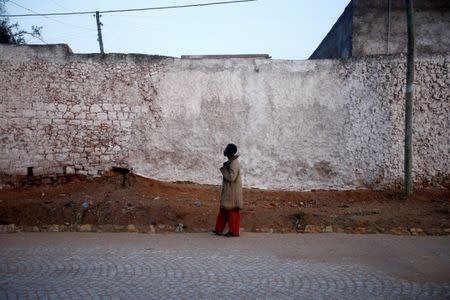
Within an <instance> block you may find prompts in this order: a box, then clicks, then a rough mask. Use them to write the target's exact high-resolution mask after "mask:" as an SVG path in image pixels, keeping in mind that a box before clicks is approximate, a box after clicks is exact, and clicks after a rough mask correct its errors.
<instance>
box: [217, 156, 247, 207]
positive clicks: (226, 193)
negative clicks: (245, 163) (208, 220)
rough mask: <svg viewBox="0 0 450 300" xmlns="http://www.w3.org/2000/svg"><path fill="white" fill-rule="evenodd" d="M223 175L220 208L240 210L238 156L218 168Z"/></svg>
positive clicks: (240, 191)
mask: <svg viewBox="0 0 450 300" xmlns="http://www.w3.org/2000/svg"><path fill="white" fill-rule="evenodd" d="M220 171H221V172H222V175H223V181H222V194H221V196H220V206H221V207H223V208H224V209H235V208H237V209H242V208H243V205H244V203H243V200H242V179H241V168H240V165H239V161H238V155H235V156H234V157H232V158H231V159H230V160H228V161H227V162H225V163H224V165H223V167H221V168H220Z"/></svg>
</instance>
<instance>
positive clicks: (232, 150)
mask: <svg viewBox="0 0 450 300" xmlns="http://www.w3.org/2000/svg"><path fill="white" fill-rule="evenodd" d="M236 152H237V147H236V145H235V144H228V145H227V147H226V148H225V150H224V151H223V155H224V156H226V157H232V156H234V155H235V154H236Z"/></svg>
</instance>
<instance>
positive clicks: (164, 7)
mask: <svg viewBox="0 0 450 300" xmlns="http://www.w3.org/2000/svg"><path fill="white" fill-rule="evenodd" d="M255 1H258V0H235V1H219V2H208V3H196V4H186V5H171V6H156V7H146V8H129V9H113V10H101V11H98V12H99V13H102V14H109V13H119V12H133V11H145V10H164V9H174V8H188V7H200V6H213V5H226V4H235V3H244V2H255ZM10 2H12V3H14V2H13V1H11V0H10ZM27 10H29V9H27ZM30 11H31V10H30ZM32 12H33V11H32ZM93 13H96V11H78V12H63V13H36V12H33V14H16V15H0V17H14V18H19V17H47V16H71V15H87V14H93Z"/></svg>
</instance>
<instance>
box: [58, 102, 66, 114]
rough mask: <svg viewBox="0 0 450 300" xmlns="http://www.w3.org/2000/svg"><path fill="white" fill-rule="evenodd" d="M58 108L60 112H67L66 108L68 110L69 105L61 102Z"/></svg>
mask: <svg viewBox="0 0 450 300" xmlns="http://www.w3.org/2000/svg"><path fill="white" fill-rule="evenodd" d="M57 108H58V110H59V111H60V112H62V113H64V112H66V110H67V105H66V104H62V103H60V104H58V105H57Z"/></svg>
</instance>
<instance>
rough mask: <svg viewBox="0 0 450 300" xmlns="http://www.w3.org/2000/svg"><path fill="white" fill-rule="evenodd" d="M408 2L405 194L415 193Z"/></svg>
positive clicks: (412, 41) (409, 3)
mask: <svg viewBox="0 0 450 300" xmlns="http://www.w3.org/2000/svg"><path fill="white" fill-rule="evenodd" d="M405 1H406V22H407V26H408V55H407V58H406V95H405V194H406V196H411V195H412V192H413V180H412V165H413V157H412V118H413V96H414V95H413V82H414V52H415V46H414V44H415V34H414V15H413V0H405Z"/></svg>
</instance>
